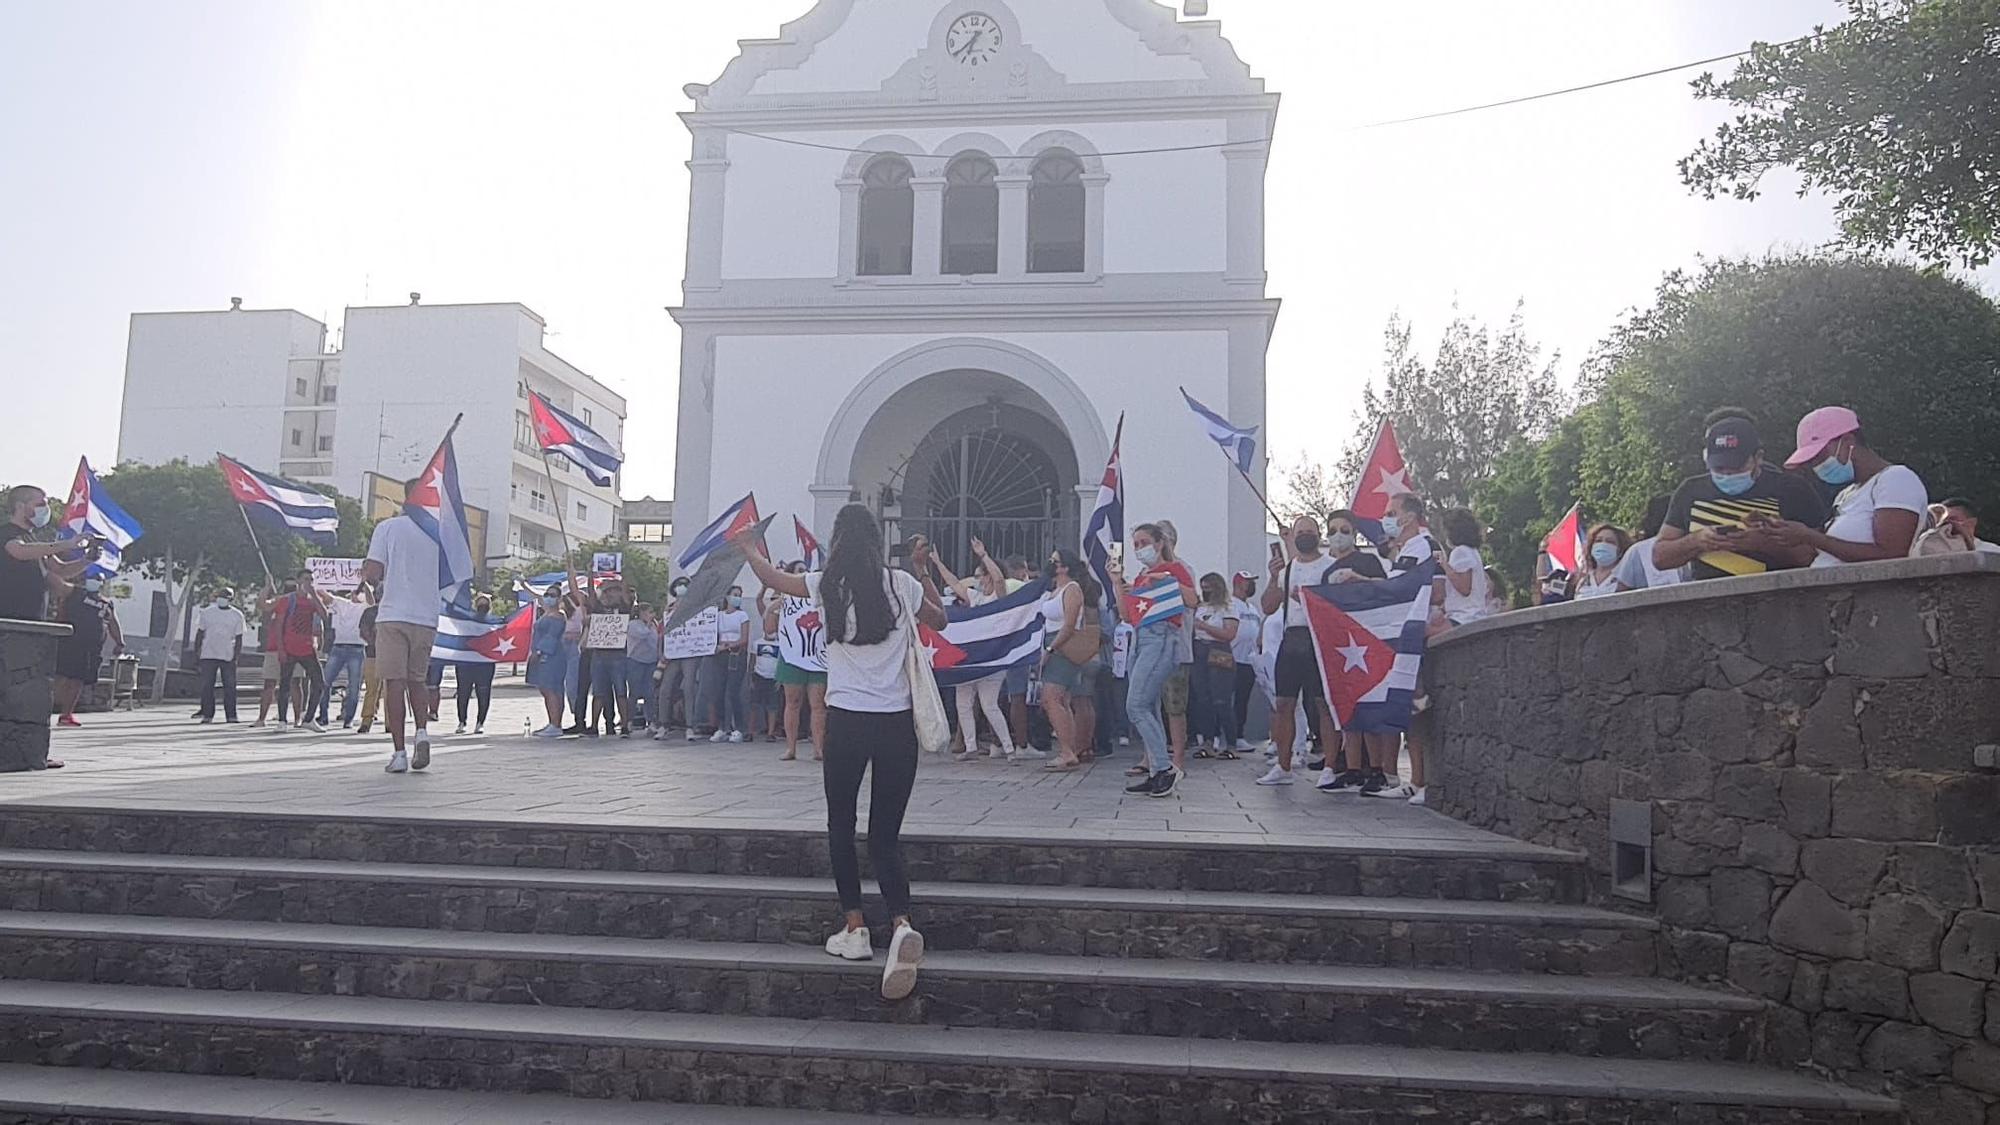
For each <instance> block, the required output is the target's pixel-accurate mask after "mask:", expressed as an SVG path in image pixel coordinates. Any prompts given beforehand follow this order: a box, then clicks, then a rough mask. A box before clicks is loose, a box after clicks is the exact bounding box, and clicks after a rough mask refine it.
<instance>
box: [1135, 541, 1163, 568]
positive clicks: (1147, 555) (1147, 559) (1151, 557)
mask: <svg viewBox="0 0 2000 1125" xmlns="http://www.w3.org/2000/svg"><path fill="white" fill-rule="evenodd" d="M1132 557H1133V558H1136V559H1138V560H1139V561H1140V562H1141V563H1142V564H1144V565H1146V566H1152V565H1153V564H1154V563H1156V562H1159V561H1160V549H1159V548H1158V547H1155V546H1153V545H1152V544H1151V543H1148V544H1146V545H1145V546H1144V547H1138V548H1135V549H1134V550H1133V551H1132Z"/></svg>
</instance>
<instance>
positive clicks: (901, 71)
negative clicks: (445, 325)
mask: <svg viewBox="0 0 2000 1125" xmlns="http://www.w3.org/2000/svg"><path fill="white" fill-rule="evenodd" d="M687 92H688V93H689V95H690V96H691V97H693V98H694V100H695V109H694V110H693V111H691V112H688V113H685V114H683V115H682V117H683V120H684V122H685V123H686V125H687V127H688V129H689V130H690V131H691V133H692V134H693V154H694V155H693V160H692V161H690V163H689V168H690V170H691V172H692V177H691V179H692V189H691V198H690V201H689V217H688V248H687V270H686V278H685V282H684V297H683V303H682V304H681V306H680V307H678V308H675V309H673V310H672V312H673V315H674V317H675V319H676V320H677V321H678V322H679V324H680V326H681V329H682V345H681V356H680V421H679V435H678V437H679V445H678V452H677V455H676V465H675V471H676V480H675V496H674V508H675V522H676V523H677V525H678V526H679V527H681V528H684V529H692V528H697V527H701V526H703V525H704V524H705V523H707V522H708V521H709V520H710V519H711V518H712V517H713V516H714V515H715V514H716V513H717V512H719V511H720V510H721V509H722V508H724V507H726V506H727V505H729V504H731V503H733V502H734V501H735V500H736V499H738V498H739V497H741V496H742V495H743V494H744V493H747V492H751V491H753V490H754V491H755V492H756V494H757V498H758V502H759V506H760V508H761V510H762V511H763V512H764V514H766V515H770V514H774V513H775V514H778V515H779V516H780V519H779V521H778V522H777V523H776V524H774V525H773V534H772V543H773V548H774V552H775V553H776V554H778V555H779V556H780V557H785V556H787V555H788V554H789V552H788V550H787V548H788V547H789V546H790V544H789V525H788V523H787V521H786V520H785V519H784V516H785V514H786V513H796V514H798V515H799V516H800V518H802V519H803V520H804V521H805V522H806V523H807V524H808V525H810V526H812V527H813V528H815V529H816V530H817V531H818V532H819V533H820V534H821V535H822V536H824V535H825V533H826V532H827V531H828V530H830V528H831V527H832V523H833V516H834V514H835V513H836V512H837V511H838V510H839V508H840V507H841V506H842V505H844V504H847V503H849V502H851V501H859V502H862V503H866V504H868V505H869V506H870V507H871V508H873V509H874V510H875V511H876V512H877V513H878V515H880V516H881V517H882V518H883V520H884V523H885V531H886V532H887V533H888V535H889V536H890V537H891V540H892V541H893V540H894V538H896V537H900V536H906V535H909V534H911V533H913V532H919V531H921V532H925V533H927V534H929V535H930V536H931V537H932V539H933V540H935V541H936V542H937V543H939V545H940V547H941V549H942V550H943V552H944V554H945V556H946V558H947V559H949V560H951V561H953V562H955V563H963V561H964V556H965V552H966V548H965V542H966V540H967V539H968V538H969V537H970V536H972V535H979V536H981V537H983V538H985V539H986V540H987V543H988V546H989V549H991V550H992V551H993V552H994V554H995V555H996V556H997V555H1000V554H1002V553H1007V554H1023V555H1026V556H1028V557H1030V558H1039V557H1042V556H1045V555H1046V552H1047V550H1048V548H1049V547H1050V546H1051V545H1055V544H1061V545H1066V546H1069V547H1070V548H1071V549H1074V548H1075V547H1076V544H1077V542H1078V539H1079V535H1080V524H1081V521H1082V520H1083V519H1084V518H1086V517H1087V513H1088V510H1089V507H1090V505H1091V501H1092V499H1093V498H1094V496H1095V494H1096V490H1097V482H1098V480H1099V477H1100V476H1101V474H1102V472H1103V468H1104V464H1105V461H1106V459H1107V457H1108V456H1109V453H1110V449H1111V444H1112V440H1113V435H1114V432H1115V430H1116V427H1117V425H1118V421H1119V417H1120V414H1121V412H1122V414H1123V416H1124V438H1123V445H1122V449H1121V452H1122V459H1123V465H1124V470H1125V477H1126V519H1127V523H1128V525H1130V524H1133V523H1137V522H1142V521H1145V520H1148V519H1155V518H1161V517H1166V518H1171V519H1172V520H1173V521H1174V522H1175V524H1176V525H1177V526H1178V528H1179V530H1180V534H1181V541H1182V553H1183V554H1184V555H1186V556H1187V557H1188V559H1189V561H1190V563H1191V565H1194V566H1196V567H1199V568H1203V569H1215V570H1224V571H1227V570H1228V569H1231V568H1244V567H1249V568H1253V569H1259V570H1261V556H1262V552H1263V543H1264V536H1263V526H1264V522H1265V521H1264V517H1263V513H1262V510H1261V507H1260V506H1259V504H1258V501H1257V500H1256V498H1255V497H1254V496H1252V495H1251V493H1250V490H1249V489H1248V488H1246V487H1245V486H1244V484H1243V481H1242V480H1241V479H1239V478H1238V477H1237V476H1236V474H1235V473H1234V471H1233V470H1231V469H1230V468H1229V467H1228V466H1227V464H1226V463H1225V462H1224V460H1223V459H1222V457H1220V456H1218V455H1217V452H1216V450H1215V448H1214V446H1213V444H1212V443H1211V442H1209V441H1208V440H1207V439H1206V437H1204V436H1203V433H1202V431H1201V429H1200V427H1199V426H1198V425H1197V423H1196V421H1195V419H1194V418H1193V417H1192V416H1191V414H1190V413H1189V411H1188V409H1187V407H1186V405H1185V404H1184V403H1183V402H1182V400H1181V396H1180V394H1179V392H1178V390H1177V388H1181V387H1185V388H1186V389H1187V392H1188V393H1189V394H1191V395H1193V396H1194V397H1195V398H1197V399H1199V400H1201V401H1202V402H1204V403H1205V404H1207V405H1208V406H1210V407H1212V408H1213V409H1215V410H1216V411H1218V412H1220V413H1222V414H1224V415H1226V416H1227V417H1228V418H1229V419H1230V420H1231V421H1232V422H1234V423H1236V424H1238V425H1256V426H1262V425H1263V423H1264V402H1265V397H1264V374H1265V372H1264V361H1265V349H1266V345H1267V343H1268V341H1269V339H1270V334H1271V331H1272V328H1273V325H1274V323H1275V321H1276V317H1277V312H1278V303H1277V302H1276V301H1275V300H1272V299H1269V298H1267V297H1266V296H1265V270H1264V174H1265V166H1266V162H1267V158H1268V155H1269V151H1270V138H1271V136H1272V130H1273V128H1274V126H1275V124H1276V116H1277V108H1278V99H1277V97H1276V95H1274V94H1270V93H1267V92H1266V91H1265V90H1264V86H1263V82H1262V81H1261V80H1260V79H1258V78H1256V77H1254V76H1252V75H1251V73H1250V71H1249V69H1248V68H1247V67H1246V66H1245V65H1244V64H1243V62H1242V61H1241V60H1240V59H1238V58H1237V56H1236V53H1235V51H1234V49H1233V48H1232V47H1231V46H1230V44H1229V43H1228V41H1227V40H1225V39H1224V38H1223V37H1222V34H1221V31H1220V28H1219V26H1218V25H1217V24H1215V23H1213V22H1207V21H1185V20H1181V19H1179V18H1178V17H1177V15H1176V13H1175V11H1174V10H1173V9H1171V8H1169V7H1166V6H1164V5H1162V4H1159V3H1155V2H1154V0H819V2H818V4H817V5H816V6H815V7H814V8H813V9H812V10H811V11H810V12H808V13H806V14H805V15H804V16H802V17H800V18H799V19H796V20H794V21H792V22H791V23H789V24H786V25H785V26H784V28H783V29H782V30H781V31H780V33H779V36H778V37H777V38H775V39H770V40H751V41H746V42H744V43H742V44H741V53H740V54H739V55H738V56H737V57H736V58H735V59H734V60H733V61H732V62H731V63H730V64H729V66H728V67H727V69H725V70H724V71H723V73H722V75H721V77H720V78H718V79H717V80H716V81H715V82H713V83H711V84H709V85H707V86H699V85H697V86H690V87H688V91H687ZM1264 468H1265V466H1264V464H1263V463H1262V461H1261V459H1260V461H1259V463H1258V464H1257V465H1256V466H1255V467H1254V469H1253V471H1252V473H1251V476H1252V477H1253V478H1254V479H1256V480H1257V481H1258V483H1259V485H1260V487H1261V486H1262V483H1263V474H1264Z"/></svg>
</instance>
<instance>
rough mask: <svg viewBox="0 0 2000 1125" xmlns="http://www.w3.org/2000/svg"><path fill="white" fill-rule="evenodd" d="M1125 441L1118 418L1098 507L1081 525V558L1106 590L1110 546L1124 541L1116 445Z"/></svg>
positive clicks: (1120, 472)
mask: <svg viewBox="0 0 2000 1125" xmlns="http://www.w3.org/2000/svg"><path fill="white" fill-rule="evenodd" d="M1124 440H1125V415H1123V414H1120V415H1119V416H1118V429H1117V431H1116V432H1115V433H1114V434H1113V435H1112V438H1111V460H1109V461H1106V462H1105V463H1104V479H1103V480H1102V481H1101V482H1099V484H1098V486H1097V504H1096V505H1095V506H1094V507H1092V508H1091V509H1090V519H1089V520H1088V521H1087V522H1085V523H1084V525H1083V558H1084V561H1085V562H1087V563H1089V564H1090V572H1091V573H1092V574H1095V575H1096V576H1097V584H1098V586H1099V587H1100V588H1102V589H1103V590H1105V591H1107V592H1108V591H1110V590H1111V589H1112V585H1111V545H1112V544H1113V543H1122V542H1124V540H1125V473H1124V470H1122V469H1120V468H1119V466H1118V446H1119V443H1120V442H1122V441H1124Z"/></svg>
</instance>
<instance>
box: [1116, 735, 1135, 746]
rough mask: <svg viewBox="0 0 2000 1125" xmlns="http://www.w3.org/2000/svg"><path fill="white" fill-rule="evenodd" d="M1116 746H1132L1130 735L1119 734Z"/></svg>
mask: <svg viewBox="0 0 2000 1125" xmlns="http://www.w3.org/2000/svg"><path fill="white" fill-rule="evenodd" d="M1118 745H1120V746H1130V745H1132V736H1131V735H1127V734H1121V735H1119V736H1118Z"/></svg>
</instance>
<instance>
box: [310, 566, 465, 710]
mask: <svg viewBox="0 0 2000 1125" xmlns="http://www.w3.org/2000/svg"><path fill="white" fill-rule="evenodd" d="M472 613H473V616H475V617H477V618H478V619H479V620H480V621H481V622H484V623H485V624H488V625H492V624H495V623H496V622H497V621H498V620H499V619H498V618H496V617H494V616H493V599H492V597H490V596H489V595H486V594H475V595H473V598H472ZM494 668H495V665H494V664H492V663H491V662H487V661H478V660H454V661H452V662H451V678H452V681H453V682H454V683H456V684H457V685H458V689H457V690H456V691H455V692H453V693H452V694H453V695H454V696H456V697H457V702H458V731H457V733H459V734H464V733H465V720H466V719H467V718H468V712H470V711H471V710H472V707H471V705H472V703H474V702H475V701H477V702H478V704H479V710H478V712H477V714H476V715H472V716H470V717H471V718H472V720H473V724H474V725H473V728H472V733H474V734H485V733H486V714H487V712H489V711H491V710H492V709H493V670H494ZM327 682H328V683H332V682H333V677H331V676H328V677H327Z"/></svg>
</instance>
